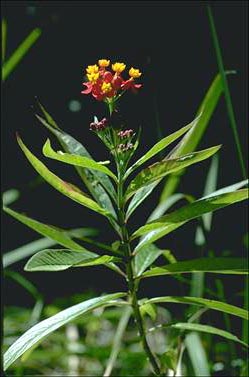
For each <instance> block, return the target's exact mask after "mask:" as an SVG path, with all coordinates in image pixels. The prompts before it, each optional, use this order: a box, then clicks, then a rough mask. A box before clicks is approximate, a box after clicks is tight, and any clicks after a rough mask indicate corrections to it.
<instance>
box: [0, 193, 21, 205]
mask: <svg viewBox="0 0 249 377" xmlns="http://www.w3.org/2000/svg"><path fill="white" fill-rule="evenodd" d="M19 196H20V192H19V191H18V190H16V189H10V190H7V191H5V192H4V193H3V197H2V200H3V205H4V206H8V205H10V204H11V203H14V202H15V201H16V200H17V199H18V198H19Z"/></svg>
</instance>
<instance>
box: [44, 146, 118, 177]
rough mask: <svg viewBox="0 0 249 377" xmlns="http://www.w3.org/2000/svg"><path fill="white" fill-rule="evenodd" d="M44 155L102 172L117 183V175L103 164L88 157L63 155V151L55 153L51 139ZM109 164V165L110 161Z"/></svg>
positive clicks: (45, 147)
mask: <svg viewBox="0 0 249 377" xmlns="http://www.w3.org/2000/svg"><path fill="white" fill-rule="evenodd" d="M43 154H44V155H45V156H46V157H49V158H52V159H54V160H57V161H61V162H65V163H66V164H70V165H74V166H80V167H82V168H90V169H93V170H98V171H101V172H102V173H104V174H107V175H109V177H111V178H112V179H113V180H114V181H115V182H117V177H116V176H115V174H113V173H112V172H111V170H109V169H108V168H107V167H106V166H104V165H103V163H100V162H96V161H94V160H92V159H90V158H88V157H83V156H79V155H76V154H69V153H63V152H61V151H59V152H55V151H54V150H53V149H52V147H51V143H50V140H49V139H48V140H47V141H46V143H45V144H44V146H43ZM107 162H108V163H109V161H107Z"/></svg>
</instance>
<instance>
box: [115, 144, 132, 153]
mask: <svg viewBox="0 0 249 377" xmlns="http://www.w3.org/2000/svg"><path fill="white" fill-rule="evenodd" d="M133 148H134V145H133V144H132V143H127V144H119V145H118V152H119V153H123V152H127V151H129V150H131V149H133Z"/></svg>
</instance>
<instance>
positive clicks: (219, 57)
mask: <svg viewBox="0 0 249 377" xmlns="http://www.w3.org/2000/svg"><path fill="white" fill-rule="evenodd" d="M207 12H208V19H209V25H210V30H211V35H212V40H213V44H214V49H215V53H216V59H217V64H218V67H219V71H220V75H221V79H222V84H223V89H224V96H225V100H226V105H227V113H228V117H229V120H230V125H231V128H232V132H233V136H234V141H235V144H236V149H237V154H238V159H239V162H240V168H241V171H242V175H243V178H244V179H246V168H245V163H244V160H243V155H242V149H241V145H240V140H239V135H238V129H237V123H236V119H235V115H234V110H233V104H232V99H231V94H230V91H229V87H228V82H227V78H226V74H225V69H224V64H223V59H222V54H221V48H220V45H219V40H218V35H217V32H216V28H215V24H214V18H213V15H212V10H211V8H210V6H209V5H208V6H207Z"/></svg>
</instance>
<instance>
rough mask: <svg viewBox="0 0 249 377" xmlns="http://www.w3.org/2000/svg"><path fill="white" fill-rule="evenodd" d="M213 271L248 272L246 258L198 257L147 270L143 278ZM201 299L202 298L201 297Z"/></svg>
mask: <svg viewBox="0 0 249 377" xmlns="http://www.w3.org/2000/svg"><path fill="white" fill-rule="evenodd" d="M201 271H203V272H212V273H216V274H238V275H240V274H247V273H248V270H247V268H246V263H245V260H244V259H242V258H198V259H191V260H187V261H182V262H176V263H172V264H168V265H166V266H162V267H154V268H152V269H151V270H149V271H146V272H144V273H143V275H142V276H141V277H142V278H143V277H144V278H147V277H152V276H160V275H174V274H185V273H193V272H201ZM200 299H201V298H200Z"/></svg>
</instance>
